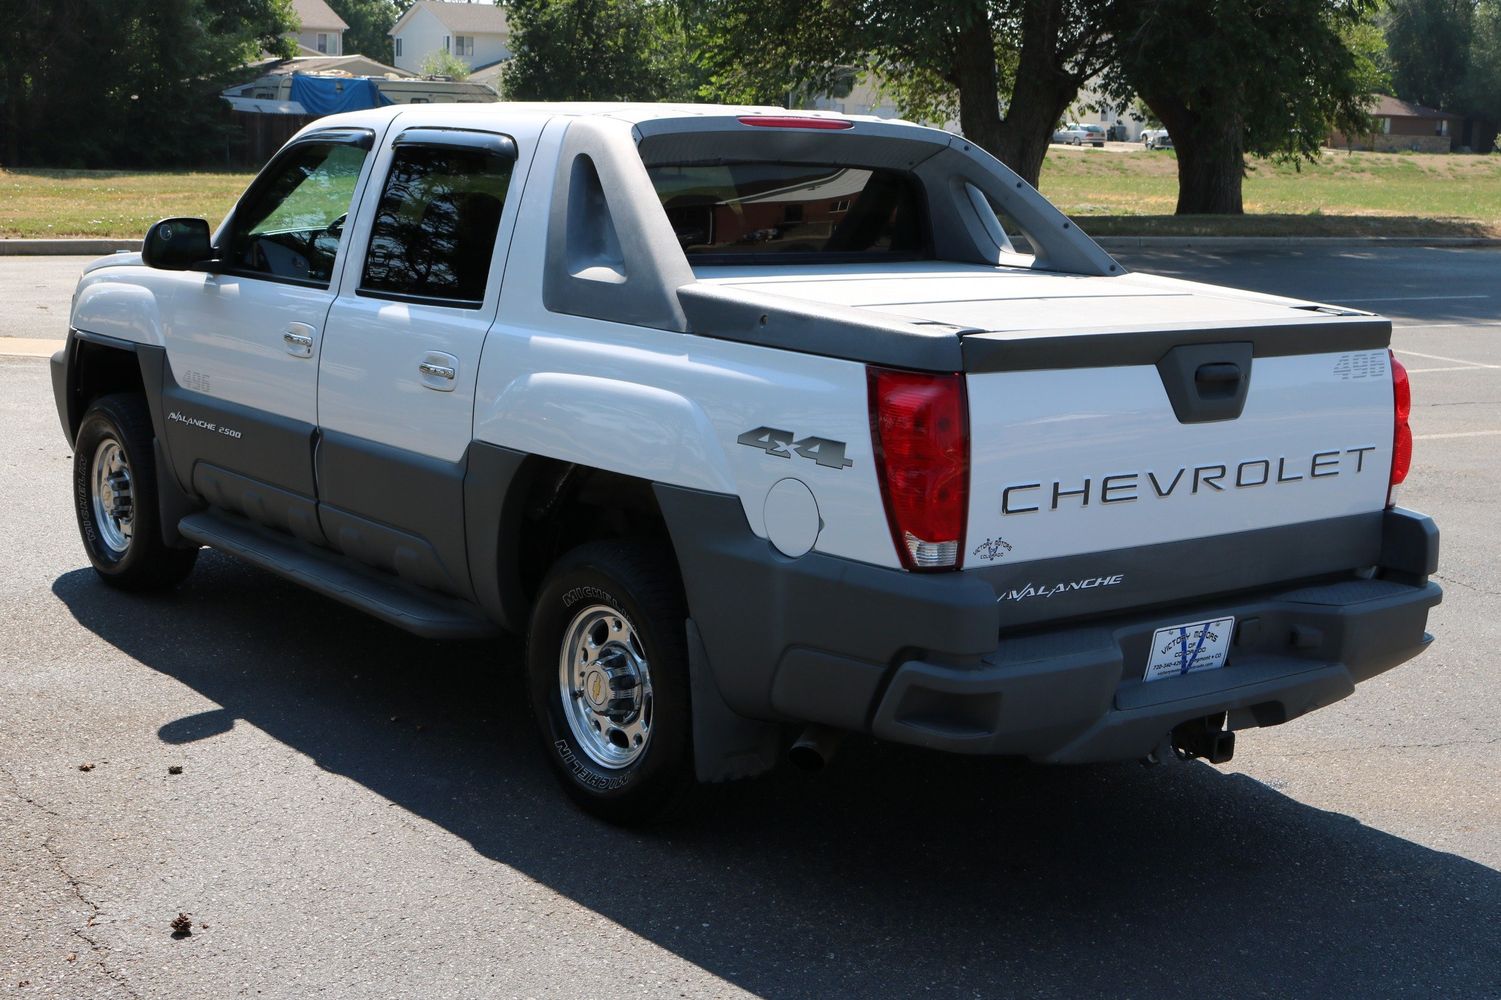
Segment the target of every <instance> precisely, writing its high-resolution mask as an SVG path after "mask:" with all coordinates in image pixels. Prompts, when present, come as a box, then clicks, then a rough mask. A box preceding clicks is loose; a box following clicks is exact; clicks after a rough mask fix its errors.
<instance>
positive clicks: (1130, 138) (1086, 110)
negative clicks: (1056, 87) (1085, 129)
mask: <svg viewBox="0 0 1501 1000" xmlns="http://www.w3.org/2000/svg"><path fill="white" fill-rule="evenodd" d="M1119 104H1120V102H1119V101H1118V100H1116V99H1115V98H1112V97H1111V96H1109V95H1108V94H1106V93H1105V86H1104V84H1103V83H1102V82H1101V80H1100V78H1099V77H1093V78H1091V79H1090V80H1089V81H1088V82H1087V83H1085V84H1084V86H1083V87H1082V88H1081V89H1080V90H1079V93H1078V95H1077V96H1075V98H1074V100H1073V102H1072V103H1071V104H1070V105H1069V106H1068V110H1067V111H1065V112H1064V113H1063V115H1064V118H1065V119H1066V120H1067V121H1070V122H1078V123H1079V124H1081V125H1099V126H1101V127H1102V128H1104V129H1105V135H1106V137H1107V138H1109V139H1111V140H1114V141H1118V142H1140V141H1141V133H1142V131H1143V130H1144V129H1145V128H1146V127H1147V123H1146V119H1145V118H1144V117H1143V116H1142V114H1141V112H1140V111H1139V110H1138V109H1137V108H1136V107H1134V106H1130V105H1128V106H1126V107H1124V108H1122V107H1120V106H1119Z"/></svg>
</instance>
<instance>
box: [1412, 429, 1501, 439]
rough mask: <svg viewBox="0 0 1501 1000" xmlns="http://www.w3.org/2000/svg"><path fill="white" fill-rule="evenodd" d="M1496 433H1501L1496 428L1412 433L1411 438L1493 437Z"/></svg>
mask: <svg viewBox="0 0 1501 1000" xmlns="http://www.w3.org/2000/svg"><path fill="white" fill-rule="evenodd" d="M1497 434H1501V430H1497V431H1455V432H1454V433H1452V434H1414V435H1413V436H1412V439H1413V440H1414V441H1442V440H1443V439H1444V438H1478V437H1495V436H1496V435H1497Z"/></svg>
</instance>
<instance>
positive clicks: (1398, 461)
mask: <svg viewBox="0 0 1501 1000" xmlns="http://www.w3.org/2000/svg"><path fill="white" fill-rule="evenodd" d="M1387 354H1388V356H1389V357H1390V358H1391V361H1392V411H1393V417H1394V420H1395V422H1396V423H1395V426H1394V427H1393V429H1392V478H1391V485H1393V486H1396V485H1397V484H1398V483H1400V482H1402V480H1404V479H1406V478H1407V473H1408V470H1410V469H1411V468H1412V428H1411V427H1410V426H1408V423H1407V418H1408V417H1410V416H1412V383H1411V382H1409V381H1408V380H1407V369H1406V368H1403V367H1402V362H1400V361H1398V360H1397V356H1396V355H1395V354H1392V353H1391V352H1390V351H1388V352H1387ZM1388 501H1390V494H1388Z"/></svg>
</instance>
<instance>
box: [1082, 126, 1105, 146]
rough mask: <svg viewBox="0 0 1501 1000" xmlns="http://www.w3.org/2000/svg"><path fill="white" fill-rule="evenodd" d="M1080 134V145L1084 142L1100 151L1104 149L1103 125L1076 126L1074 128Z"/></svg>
mask: <svg viewBox="0 0 1501 1000" xmlns="http://www.w3.org/2000/svg"><path fill="white" fill-rule="evenodd" d="M1075 127H1076V128H1078V129H1079V131H1080V133H1081V141H1080V143H1081V145H1082V144H1083V143H1085V142H1087V143H1089V144H1090V145H1091V146H1095V147H1098V148H1100V149H1104V148H1105V126H1103V125H1078V126H1075Z"/></svg>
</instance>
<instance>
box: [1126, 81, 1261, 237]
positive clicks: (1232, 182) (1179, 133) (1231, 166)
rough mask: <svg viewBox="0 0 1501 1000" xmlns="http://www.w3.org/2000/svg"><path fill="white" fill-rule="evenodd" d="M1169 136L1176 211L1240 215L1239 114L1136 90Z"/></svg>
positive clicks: (1241, 135) (1241, 160)
mask: <svg viewBox="0 0 1501 1000" xmlns="http://www.w3.org/2000/svg"><path fill="white" fill-rule="evenodd" d="M1141 96H1142V100H1143V101H1145V102H1146V104H1147V107H1149V108H1151V110H1152V113H1153V114H1155V115H1156V116H1157V118H1158V120H1160V121H1161V122H1162V124H1163V126H1164V127H1165V128H1166V129H1167V132H1168V135H1170V136H1172V138H1173V149H1174V150H1175V151H1176V152H1177V156H1178V208H1177V214H1178V215H1244V214H1245V206H1244V204H1243V203H1242V201H1241V182H1242V181H1243V180H1244V179H1245V173H1246V154H1245V140H1244V130H1243V128H1242V126H1241V121H1240V116H1239V115H1237V114H1235V113H1234V112H1233V111H1227V112H1216V111H1203V112H1199V111H1190V110H1188V108H1186V107H1185V106H1184V105H1183V104H1182V102H1180V101H1177V100H1174V99H1171V98H1167V97H1163V96H1160V95H1154V96H1151V97H1148V96H1147V95H1146V94H1143V95H1141Z"/></svg>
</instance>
